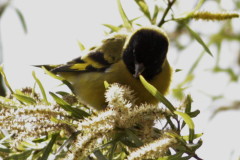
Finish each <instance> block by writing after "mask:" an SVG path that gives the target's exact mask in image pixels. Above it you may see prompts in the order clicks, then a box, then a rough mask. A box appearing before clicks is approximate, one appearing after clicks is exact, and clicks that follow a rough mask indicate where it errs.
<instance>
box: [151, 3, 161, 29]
mask: <svg viewBox="0 0 240 160" xmlns="http://www.w3.org/2000/svg"><path fill="white" fill-rule="evenodd" d="M158 13H159V7H158V6H157V5H155V7H154V12H153V16H152V20H151V23H152V25H155V24H156V22H157V16H158Z"/></svg>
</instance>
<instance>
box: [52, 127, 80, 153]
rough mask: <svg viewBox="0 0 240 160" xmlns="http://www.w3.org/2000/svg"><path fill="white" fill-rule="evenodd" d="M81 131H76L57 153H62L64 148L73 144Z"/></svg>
mask: <svg viewBox="0 0 240 160" xmlns="http://www.w3.org/2000/svg"><path fill="white" fill-rule="evenodd" d="M79 133H80V131H77V132H74V133H73V134H72V135H71V136H70V137H69V138H68V139H67V140H66V141H65V142H64V143H63V144H62V145H61V147H59V149H58V151H57V153H56V155H58V154H60V153H61V152H62V150H63V149H64V148H65V147H66V146H67V145H69V144H71V143H72V142H73V141H74V140H75V139H76V138H77V135H78V134H79Z"/></svg>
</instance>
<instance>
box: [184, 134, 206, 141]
mask: <svg viewBox="0 0 240 160" xmlns="http://www.w3.org/2000/svg"><path fill="white" fill-rule="evenodd" d="M202 135H203V133H199V134H194V137H193V139H197V138H199V137H202ZM182 138H183V139H184V140H185V141H189V136H182Z"/></svg>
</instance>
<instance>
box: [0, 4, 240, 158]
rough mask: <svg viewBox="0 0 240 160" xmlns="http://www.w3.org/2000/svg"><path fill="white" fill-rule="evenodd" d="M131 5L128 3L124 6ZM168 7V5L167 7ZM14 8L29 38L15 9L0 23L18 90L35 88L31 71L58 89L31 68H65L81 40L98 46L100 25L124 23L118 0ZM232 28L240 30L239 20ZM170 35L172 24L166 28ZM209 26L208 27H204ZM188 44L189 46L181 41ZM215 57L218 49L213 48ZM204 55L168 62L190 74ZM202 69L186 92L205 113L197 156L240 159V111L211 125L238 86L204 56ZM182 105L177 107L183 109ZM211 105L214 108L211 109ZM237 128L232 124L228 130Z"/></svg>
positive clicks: (131, 9) (212, 26)
mask: <svg viewBox="0 0 240 160" xmlns="http://www.w3.org/2000/svg"><path fill="white" fill-rule="evenodd" d="M0 1H1V0H0ZM126 1H128V3H124V2H126ZM122 2H123V7H124V9H125V11H126V12H127V15H128V16H129V18H130V19H131V18H135V17H137V16H139V15H140V14H139V11H138V7H137V6H136V5H135V3H134V2H133V1H129V0H123V1H122ZM222 2H226V3H222V6H224V8H225V9H229V10H231V9H232V8H233V5H232V3H231V1H227V0H225V1H222ZM181 3H183V4H184V7H183V9H182V11H180V12H185V11H189V10H190V9H191V8H192V5H193V4H195V1H194V2H193V1H192V2H189V1H188V0H182V1H181ZM163 5H164V3H163ZM13 6H16V7H17V8H19V9H20V10H21V11H22V13H23V15H24V17H25V20H26V23H27V27H28V34H27V35H25V34H24V32H23V29H22V26H21V24H20V22H19V19H18V17H17V15H16V13H15V11H14V9H13V8H8V9H7V10H6V12H5V13H4V15H3V17H2V19H1V36H2V43H3V53H4V67H5V71H6V74H7V78H8V79H9V82H10V84H11V86H12V87H13V88H14V89H18V88H21V87H24V86H29V84H30V85H33V83H34V80H33V78H32V75H31V72H32V70H35V71H37V76H38V77H39V78H40V80H41V81H42V82H43V85H44V86H47V87H48V89H49V90H59V88H58V87H57V85H58V84H59V83H58V82H57V81H54V80H52V78H49V77H48V76H47V75H44V74H43V73H42V71H41V70H37V69H35V68H33V67H30V65H34V64H53V63H54V64H57V63H64V62H66V61H68V60H71V59H73V58H75V57H77V56H79V55H80V50H79V48H78V45H77V40H80V41H81V42H82V43H83V44H86V46H91V45H94V44H95V43H96V42H99V40H100V39H101V38H102V37H103V35H104V32H103V31H104V30H105V31H106V30H107V29H106V28H105V27H103V26H102V24H113V25H118V24H121V23H122V22H121V18H120V15H119V13H118V10H117V5H116V1H115V0H101V1H100V0H87V1H83V0H71V1H67V0H21V1H20V0H15V1H13ZM208 7H209V8H211V10H217V8H216V7H215V5H214V2H208ZM234 23H235V24H236V25H238V26H240V22H239V19H237V20H234ZM223 24H224V22H221V23H218V22H209V23H206V22H201V21H198V22H195V23H193V26H192V28H193V29H194V30H197V31H200V30H201V31H202V33H203V34H212V33H215V32H216V28H218V26H219V25H223ZM164 27H165V29H166V30H168V31H169V32H170V31H171V27H172V26H171V23H169V25H165V26H164ZM204 27H205V28H204ZM183 40H184V41H186V43H188V41H187V40H186V39H185V38H183ZM238 45H239V44H236V45H234V46H231V48H229V47H227V48H225V50H226V52H224V54H223V56H224V60H225V61H223V62H221V63H222V64H223V65H225V66H228V65H229V64H231V63H232V62H233V61H235V60H234V59H231V57H232V56H229V54H236V53H234V51H236V50H237V49H239V46H238ZM210 49H211V50H212V52H216V49H215V48H210ZM229 50H230V52H233V53H229ZM201 51H202V49H201V47H200V48H199V44H195V45H193V46H190V47H189V48H188V49H187V50H185V51H184V54H182V57H181V59H180V60H179V61H178V63H176V64H175V63H174V62H175V61H176V58H175V57H174V55H176V53H174V52H175V50H174V49H171V48H170V51H169V55H168V56H169V61H170V62H171V63H172V64H173V66H174V67H175V68H181V69H186V71H187V68H188V67H189V66H191V64H192V62H193V61H194V60H195V59H196V57H197V56H198V55H199V53H200V52H201ZM203 61H204V64H203V63H201V64H200V65H202V67H201V68H200V69H199V70H198V78H197V79H196V80H195V81H194V83H193V84H192V86H191V89H189V90H187V93H190V94H191V95H192V96H193V99H194V104H193V105H194V107H195V108H198V109H200V110H201V115H200V116H199V117H198V118H197V119H196V122H195V123H196V128H198V131H199V132H204V136H203V142H204V144H203V146H202V148H201V149H200V150H199V152H198V154H199V156H200V157H202V158H203V159H207V160H208V159H209V160H210V159H218V160H227V159H229V158H230V157H231V154H232V160H235V159H237V158H238V157H239V156H240V150H239V149H240V143H239V142H240V137H239V135H240V126H239V124H238V123H237V122H239V121H240V116H239V114H240V112H239V111H234V112H225V113H222V114H219V115H218V116H217V117H216V118H215V119H214V120H212V121H210V122H209V120H208V118H209V115H210V113H211V112H210V111H211V110H213V109H214V108H213V107H217V106H219V105H227V104H228V103H229V102H230V101H232V100H239V95H240V87H239V86H240V85H239V82H238V84H230V85H229V84H228V77H226V76H225V75H224V74H217V75H212V74H210V73H209V72H206V69H209V68H211V67H212V66H213V65H214V62H215V61H214V59H213V58H211V57H210V56H205V57H204V59H203ZM183 76H184V72H178V73H176V74H175V77H174V79H175V80H174V82H179V81H177V80H178V79H182V78H183ZM199 91H204V92H205V93H209V94H211V95H216V94H218V93H222V92H224V93H225V94H224V95H225V96H226V97H227V99H228V101H220V102H219V104H215V103H214V104H211V101H210V99H209V98H208V97H207V96H205V95H204V94H203V93H201V92H199ZM179 103H180V102H176V104H179ZM210 106H211V107H212V108H210ZM230 124H234V125H232V126H231V125H230Z"/></svg>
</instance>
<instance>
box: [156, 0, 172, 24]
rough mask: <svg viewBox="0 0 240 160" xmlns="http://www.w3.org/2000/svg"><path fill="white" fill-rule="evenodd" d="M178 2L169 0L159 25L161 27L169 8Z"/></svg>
mask: <svg viewBox="0 0 240 160" xmlns="http://www.w3.org/2000/svg"><path fill="white" fill-rule="evenodd" d="M175 2H176V0H168V6H167V8H166V10H165V11H164V13H163V16H162V19H161V21H160V22H159V23H158V27H161V26H162V25H163V24H164V23H165V17H166V16H167V14H168V12H169V10H170V9H171V8H172V5H173V4H174V3H175Z"/></svg>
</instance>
